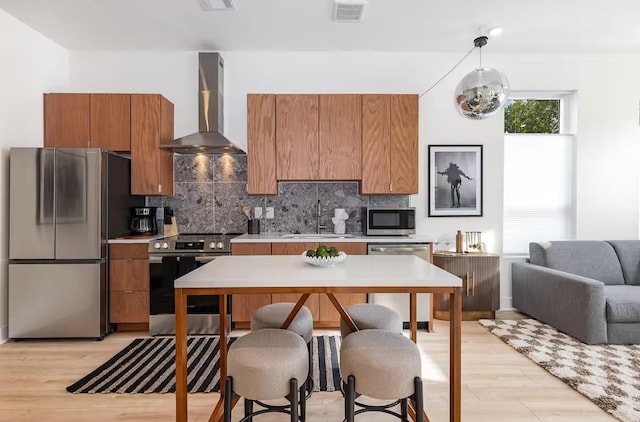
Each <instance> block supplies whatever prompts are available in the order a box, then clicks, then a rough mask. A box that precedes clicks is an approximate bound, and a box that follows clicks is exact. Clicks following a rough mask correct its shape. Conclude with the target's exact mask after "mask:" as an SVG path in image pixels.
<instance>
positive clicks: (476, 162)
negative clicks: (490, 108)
mask: <svg viewBox="0 0 640 422" xmlns="http://www.w3.org/2000/svg"><path fill="white" fill-rule="evenodd" d="M428 149H429V160H428V170H429V195H428V201H429V213H428V215H429V217H482V205H483V198H482V195H483V189H482V178H483V177H482V176H483V172H482V145H429V148H428Z"/></svg>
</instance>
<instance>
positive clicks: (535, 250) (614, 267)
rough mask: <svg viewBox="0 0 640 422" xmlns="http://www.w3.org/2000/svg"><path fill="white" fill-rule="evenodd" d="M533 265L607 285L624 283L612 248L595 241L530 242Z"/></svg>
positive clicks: (605, 243) (618, 262)
mask: <svg viewBox="0 0 640 422" xmlns="http://www.w3.org/2000/svg"><path fill="white" fill-rule="evenodd" d="M529 259H530V262H531V263H532V264H536V265H542V266H545V267H549V268H553V269H555V270H558V271H565V272H568V273H571V274H576V275H581V276H583V277H589V278H592V279H594V280H599V281H602V282H603V283H604V284H610V285H612V284H624V277H623V276H622V268H621V267H620V261H618V256H617V255H616V252H615V251H614V250H613V247H612V246H611V245H610V244H608V243H607V242H602V241H595V240H563V241H554V242H532V243H529Z"/></svg>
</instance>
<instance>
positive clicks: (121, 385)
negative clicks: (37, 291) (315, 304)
mask: <svg viewBox="0 0 640 422" xmlns="http://www.w3.org/2000/svg"><path fill="white" fill-rule="evenodd" d="M234 340H235V338H233V337H232V338H230V339H229V344H232V343H233V341H234ZM339 350H340V336H314V337H313V344H312V352H311V353H312V358H313V361H312V365H313V382H314V391H336V390H339V389H340V370H339V366H338V356H339V355H340V354H339V353H338V351H339ZM187 356H188V370H187V374H188V375H187V386H188V390H189V392H190V393H209V392H212V391H219V390H220V383H219V381H220V367H219V364H218V359H220V347H219V342H218V337H217V336H209V337H189V338H188V339H187ZM175 368H176V366H175V339H174V338H173V337H150V338H139V339H135V340H134V341H133V342H132V343H131V344H129V345H128V346H127V347H125V348H124V349H123V350H121V351H120V352H118V353H117V354H116V355H115V356H113V357H112V358H111V359H109V360H108V361H107V362H105V363H104V364H102V365H101V366H100V367H99V368H97V369H95V370H94V371H92V372H91V373H90V374H88V375H87V376H85V377H83V378H82V379H81V380H79V381H77V382H75V383H73V384H72V385H70V386H69V387H67V391H68V392H70V393H89V394H93V393H120V394H123V393H130V394H135V393H174V392H175V391H176V378H175Z"/></svg>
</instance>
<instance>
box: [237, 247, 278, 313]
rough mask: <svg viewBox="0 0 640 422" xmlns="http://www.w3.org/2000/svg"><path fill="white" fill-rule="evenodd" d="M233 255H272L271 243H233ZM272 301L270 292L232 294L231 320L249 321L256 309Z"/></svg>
mask: <svg viewBox="0 0 640 422" xmlns="http://www.w3.org/2000/svg"><path fill="white" fill-rule="evenodd" d="M231 254H232V255H271V243H232V244H231ZM270 303H271V295H270V294H235V295H232V296H231V320H232V321H233V322H239V323H245V324H246V323H248V322H250V321H251V316H252V315H253V313H254V312H255V311H256V309H258V308H261V307H263V306H264V305H268V304H270Z"/></svg>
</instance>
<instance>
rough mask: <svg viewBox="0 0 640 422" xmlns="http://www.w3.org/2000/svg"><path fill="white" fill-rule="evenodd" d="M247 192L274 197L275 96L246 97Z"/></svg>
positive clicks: (253, 95) (252, 95) (257, 95)
mask: <svg viewBox="0 0 640 422" xmlns="http://www.w3.org/2000/svg"><path fill="white" fill-rule="evenodd" d="M247 167H248V170H247V192H248V193H249V195H257V194H260V195H277V194H278V183H277V182H276V96H275V95H259V94H249V95H247Z"/></svg>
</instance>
